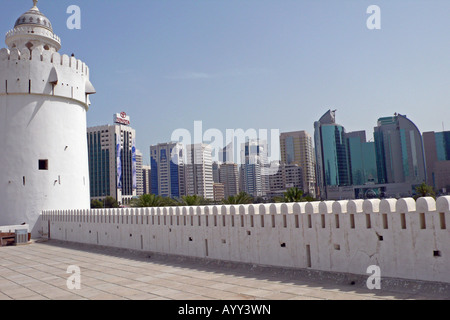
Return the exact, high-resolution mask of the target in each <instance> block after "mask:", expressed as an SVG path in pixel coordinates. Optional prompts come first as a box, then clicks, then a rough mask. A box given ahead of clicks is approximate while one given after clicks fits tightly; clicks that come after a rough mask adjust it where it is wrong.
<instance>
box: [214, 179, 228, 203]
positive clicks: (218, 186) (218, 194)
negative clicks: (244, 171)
mask: <svg viewBox="0 0 450 320" xmlns="http://www.w3.org/2000/svg"><path fill="white" fill-rule="evenodd" d="M213 193H214V202H216V203H219V202H220V201H222V200H223V199H225V186H224V185H223V183H214V184H213Z"/></svg>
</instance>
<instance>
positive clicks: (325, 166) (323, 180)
mask: <svg viewBox="0 0 450 320" xmlns="http://www.w3.org/2000/svg"><path fill="white" fill-rule="evenodd" d="M314 129H315V131H314V141H315V152H316V176H317V184H318V189H319V192H320V197H321V198H322V199H326V198H327V188H328V187H338V186H349V185H351V175H350V161H349V156H348V146H347V139H346V134H345V129H344V127H343V126H341V125H339V124H337V123H336V111H331V110H329V111H328V112H326V113H325V114H324V115H323V116H322V117H321V118H320V120H319V121H317V122H315V123H314Z"/></svg>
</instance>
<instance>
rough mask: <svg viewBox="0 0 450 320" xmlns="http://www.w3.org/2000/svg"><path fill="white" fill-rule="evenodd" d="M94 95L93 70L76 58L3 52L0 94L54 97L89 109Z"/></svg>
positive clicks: (47, 52) (0, 56) (45, 52)
mask: <svg viewBox="0 0 450 320" xmlns="http://www.w3.org/2000/svg"><path fill="white" fill-rule="evenodd" d="M93 93H95V89H94V87H93V85H92V84H91V82H90V80H89V68H88V66H87V65H86V64H85V63H84V62H82V61H81V60H79V59H76V58H75V57H70V56H68V55H60V54H59V53H58V52H52V51H50V50H41V49H40V48H35V49H33V50H31V51H30V50H29V49H28V48H22V49H20V50H19V49H17V48H13V49H11V50H9V49H6V48H3V49H0V95H17V94H36V95H46V96H54V97H60V98H67V99H71V100H76V101H78V102H80V103H82V104H83V105H85V107H86V108H88V107H89V105H90V101H89V95H90V94H93Z"/></svg>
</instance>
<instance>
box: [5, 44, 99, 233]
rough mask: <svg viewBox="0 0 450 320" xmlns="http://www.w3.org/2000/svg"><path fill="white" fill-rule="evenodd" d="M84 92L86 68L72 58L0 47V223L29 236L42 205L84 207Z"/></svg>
mask: <svg viewBox="0 0 450 320" xmlns="http://www.w3.org/2000/svg"><path fill="white" fill-rule="evenodd" d="M52 82H53V83H54V84H52ZM90 90H91V85H90V82H89V70H88V68H87V66H86V65H85V64H84V63H83V62H81V61H80V60H76V59H75V58H74V57H69V56H67V55H63V56H61V55H60V54H59V53H52V52H51V51H43V52H41V51H40V50H39V49H35V50H33V51H32V52H31V53H30V51H29V50H28V49H27V48H24V49H22V50H18V49H12V50H11V51H10V50H9V49H1V50H0V138H1V139H0V150H2V151H1V152H0V163H1V166H0V225H13V224H21V223H27V224H29V225H30V229H31V232H32V234H33V236H34V237H36V236H39V234H38V231H39V229H40V224H36V223H37V221H38V218H39V217H40V214H41V212H42V211H43V210H56V209H75V208H77V209H88V208H89V207H90V200H89V196H90V195H89V168H88V154H87V140H86V111H87V109H88V105H89V100H88V93H89V91H90ZM39 160H48V170H39Z"/></svg>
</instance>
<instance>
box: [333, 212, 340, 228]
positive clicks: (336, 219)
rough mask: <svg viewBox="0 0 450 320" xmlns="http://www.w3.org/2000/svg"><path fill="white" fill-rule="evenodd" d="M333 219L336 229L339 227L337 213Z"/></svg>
mask: <svg viewBox="0 0 450 320" xmlns="http://www.w3.org/2000/svg"><path fill="white" fill-rule="evenodd" d="M334 220H335V222H336V229H339V228H340V223H339V215H338V214H335V215H334Z"/></svg>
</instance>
